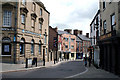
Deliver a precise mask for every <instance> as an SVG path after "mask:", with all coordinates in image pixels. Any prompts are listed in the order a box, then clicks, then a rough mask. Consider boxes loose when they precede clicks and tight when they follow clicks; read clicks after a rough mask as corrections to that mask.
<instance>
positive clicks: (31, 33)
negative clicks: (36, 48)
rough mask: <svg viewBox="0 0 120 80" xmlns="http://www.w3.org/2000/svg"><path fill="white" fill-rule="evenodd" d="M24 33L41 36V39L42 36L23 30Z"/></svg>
mask: <svg viewBox="0 0 120 80" xmlns="http://www.w3.org/2000/svg"><path fill="white" fill-rule="evenodd" d="M22 33H28V34H33V35H37V36H40V37H41V34H38V33H34V32H31V31H25V30H22Z"/></svg>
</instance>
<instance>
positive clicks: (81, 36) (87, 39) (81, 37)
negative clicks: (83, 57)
mask: <svg viewBox="0 0 120 80" xmlns="http://www.w3.org/2000/svg"><path fill="white" fill-rule="evenodd" d="M78 37H79V38H80V39H82V40H85V41H90V39H89V38H87V37H86V36H85V35H78Z"/></svg>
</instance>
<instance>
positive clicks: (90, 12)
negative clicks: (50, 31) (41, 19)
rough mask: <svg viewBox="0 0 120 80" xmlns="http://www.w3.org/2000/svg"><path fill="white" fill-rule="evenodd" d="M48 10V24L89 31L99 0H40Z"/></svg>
mask: <svg viewBox="0 0 120 80" xmlns="http://www.w3.org/2000/svg"><path fill="white" fill-rule="evenodd" d="M41 1H42V2H43V3H44V4H45V7H46V9H47V10H48V11H49V12H50V25H51V26H53V27H56V26H58V29H59V28H62V29H64V28H71V29H75V28H76V29H81V30H83V32H84V34H85V33H87V32H90V31H89V30H90V29H89V25H90V23H91V21H92V19H93V17H94V16H95V14H96V12H97V10H98V3H99V0H41Z"/></svg>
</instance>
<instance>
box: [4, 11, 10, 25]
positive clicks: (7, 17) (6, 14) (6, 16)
mask: <svg viewBox="0 0 120 80" xmlns="http://www.w3.org/2000/svg"><path fill="white" fill-rule="evenodd" d="M11 21H12V12H11V11H4V12H3V26H5V27H11Z"/></svg>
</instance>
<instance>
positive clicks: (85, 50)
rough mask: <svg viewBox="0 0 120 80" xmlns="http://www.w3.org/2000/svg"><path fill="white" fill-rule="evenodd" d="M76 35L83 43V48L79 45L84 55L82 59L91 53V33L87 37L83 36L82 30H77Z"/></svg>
mask: <svg viewBox="0 0 120 80" xmlns="http://www.w3.org/2000/svg"><path fill="white" fill-rule="evenodd" d="M74 35H76V36H77V37H78V38H79V39H80V40H81V41H82V42H81V45H82V47H81V45H79V46H80V47H81V50H82V51H81V53H82V54H83V55H82V57H84V56H85V54H86V55H87V56H89V51H88V48H89V47H90V39H89V33H86V35H83V34H82V31H81V30H77V29H75V30H74Z"/></svg>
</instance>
